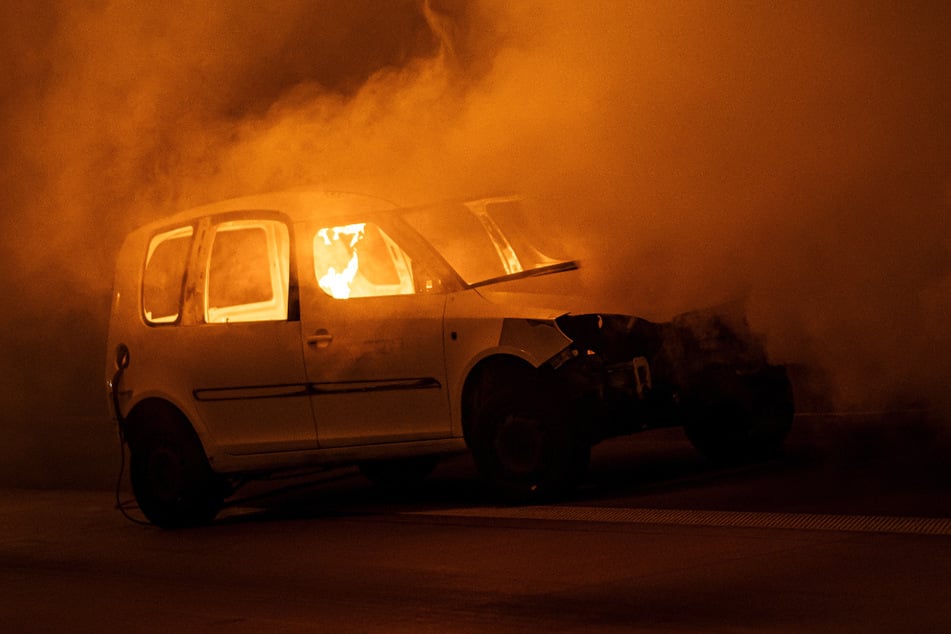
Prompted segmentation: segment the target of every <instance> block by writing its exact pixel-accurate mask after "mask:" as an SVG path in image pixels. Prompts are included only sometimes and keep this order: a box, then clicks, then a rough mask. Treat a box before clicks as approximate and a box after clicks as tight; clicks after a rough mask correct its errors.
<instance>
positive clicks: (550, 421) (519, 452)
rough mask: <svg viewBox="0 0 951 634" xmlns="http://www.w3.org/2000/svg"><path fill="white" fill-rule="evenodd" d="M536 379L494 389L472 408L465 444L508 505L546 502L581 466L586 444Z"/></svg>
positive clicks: (565, 411)
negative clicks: (468, 433)
mask: <svg viewBox="0 0 951 634" xmlns="http://www.w3.org/2000/svg"><path fill="white" fill-rule="evenodd" d="M539 383H540V382H539V381H534V380H533V381H527V382H521V383H519V384H515V385H506V386H505V387H501V386H500V387H498V388H496V389H494V390H492V391H490V392H489V393H488V394H486V395H485V397H484V398H482V399H480V402H479V403H477V404H476V411H475V412H474V416H473V423H474V425H473V430H472V433H471V434H470V445H471V449H472V453H473V457H474V459H475V463H476V467H477V468H478V470H479V472H480V473H481V475H482V476H483V477H484V478H485V479H486V480H488V482H489V483H490V484H491V486H492V487H493V488H494V489H495V490H496V492H497V493H499V494H500V496H501V497H502V498H503V499H504V500H506V501H508V502H513V503H531V502H537V501H542V500H545V499H549V498H552V497H554V496H556V495H558V494H559V493H562V492H564V491H565V490H567V489H568V488H570V487H571V486H572V485H573V484H575V482H576V481H577V480H578V479H579V478H580V476H581V475H582V473H583V471H584V470H585V469H586V468H587V465H588V461H589V459H590V455H591V445H590V440H589V439H588V438H587V437H585V436H584V434H583V433H582V430H580V429H578V425H577V424H576V422H575V421H574V420H573V417H572V416H570V414H569V412H568V409H567V408H566V407H564V406H563V404H562V403H560V399H558V398H557V394H555V393H552V392H553V391H546V390H543V389H542V386H541V385H540V384H539Z"/></svg>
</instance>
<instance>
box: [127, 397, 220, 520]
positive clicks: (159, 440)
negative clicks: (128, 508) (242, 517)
mask: <svg viewBox="0 0 951 634" xmlns="http://www.w3.org/2000/svg"><path fill="white" fill-rule="evenodd" d="M142 425H143V426H142V428H141V429H140V430H139V431H138V433H137V434H136V435H135V440H134V442H133V443H132V446H131V451H132V460H131V465H130V473H131V480H132V490H133V492H134V493H135V499H136V502H138V505H139V508H140V509H141V510H142V513H144V514H145V516H146V517H147V518H148V519H149V521H151V522H152V523H153V524H155V525H157V526H160V527H162V528H175V527H180V526H191V525H195V524H202V523H206V522H210V521H211V520H212V519H214V517H215V515H217V514H218V511H219V510H220V509H221V505H222V503H223V501H224V491H225V488H226V487H225V486H224V484H223V482H222V480H220V479H219V478H218V477H217V476H216V475H215V474H214V472H212V470H211V467H210V466H209V465H208V460H207V459H206V457H205V453H204V450H203V449H202V447H201V443H200V442H199V440H198V437H197V436H196V435H195V432H194V430H192V429H191V427H190V426H189V425H188V423H186V422H185V421H184V420H182V419H181V417H180V416H175V415H173V414H171V413H167V412H163V413H162V414H161V415H159V416H155V417H152V418H150V420H148V421H145V422H143V423H142Z"/></svg>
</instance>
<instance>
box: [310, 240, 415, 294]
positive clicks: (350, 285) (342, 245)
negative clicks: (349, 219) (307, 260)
mask: <svg viewBox="0 0 951 634" xmlns="http://www.w3.org/2000/svg"><path fill="white" fill-rule="evenodd" d="M314 274H315V275H316V277H317V283H318V285H319V286H320V288H321V289H322V290H323V291H324V292H325V293H327V294H328V295H330V296H331V297H333V298H334V299H351V298H354V297H381V296H387V295H410V294H413V293H414V292H415V286H414V284H413V274H412V261H411V260H410V257H409V256H408V255H407V254H406V253H405V252H404V251H403V250H402V249H400V247H399V246H398V245H397V244H396V243H395V242H394V241H393V240H392V239H391V238H390V237H389V236H388V235H386V233H384V232H383V230H382V229H380V227H378V226H377V225H375V224H372V223H366V222H359V223H353V224H348V225H340V226H336V227H323V228H321V229H318V230H317V233H316V234H315V235H314Z"/></svg>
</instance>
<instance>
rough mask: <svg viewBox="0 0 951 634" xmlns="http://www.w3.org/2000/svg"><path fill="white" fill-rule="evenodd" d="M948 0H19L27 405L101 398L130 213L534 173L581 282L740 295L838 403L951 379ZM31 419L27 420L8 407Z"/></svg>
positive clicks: (420, 190)
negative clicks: (824, 380) (113, 293)
mask: <svg viewBox="0 0 951 634" xmlns="http://www.w3.org/2000/svg"><path fill="white" fill-rule="evenodd" d="M949 14H951V10H949V9H948V8H947V7H945V6H943V5H940V4H931V3H920V4H918V3H914V4H910V5H909V4H906V3H892V2H886V1H881V2H844V3H835V4H833V5H829V4H828V3H822V2H816V3H811V2H801V3H792V4H777V5H774V4H768V3H765V4H764V3H757V2H749V3H747V2H735V3H722V2H684V3H679V2H663V3H661V2H656V3H655V2H642V3H641V2H639V3H634V2H611V1H602V2H587V3H575V2H564V3H562V2H545V1H541V0H538V1H525V2H516V3H512V2H503V1H501V0H482V1H477V2H475V1H474V2H470V3H456V2H448V1H445V2H443V1H433V2H429V3H423V2H410V1H393V2H386V3H379V2H372V1H370V0H364V1H359V2H353V1H348V2H344V1H335V0H321V1H314V0H310V1H303V0H283V1H281V2H242V3H234V2H204V3H197V4H196V3H187V2H167V3H154V4H149V3H136V2H123V1H117V0H104V1H102V2H94V3H71V2H39V3H36V2H19V1H17V2H13V3H7V4H5V5H4V6H3V8H0V19H2V26H0V47H2V48H0V51H2V58H0V59H2V64H3V66H2V68H0V70H2V71H3V76H4V77H6V78H7V81H6V82H5V86H4V89H3V92H2V93H0V115H2V120H3V122H4V123H3V125H2V128H0V141H2V142H3V146H4V148H5V149H6V151H5V153H4V157H3V158H2V159H0V161H2V164H3V170H2V172H0V179H2V180H0V185H2V186H3V191H4V193H5V200H6V205H5V209H4V213H3V216H2V221H0V222H2V224H0V229H2V231H3V235H4V236H6V240H7V246H6V247H5V248H4V250H3V252H2V256H0V265H2V266H3V268H4V271H5V272H6V274H5V275H4V277H3V280H2V287H0V292H2V293H3V295H4V297H6V302H5V308H4V309H3V310H4V314H5V316H6V323H7V324H8V327H7V328H6V329H5V332H4V334H3V339H2V341H0V344H2V345H3V347H4V350H5V355H4V357H3V358H4V361H3V366H2V368H3V374H4V377H5V381H4V384H3V388H2V392H0V395H2V397H3V402H4V404H5V410H6V411H5V414H4V415H5V416H9V417H10V419H11V420H13V421H22V420H25V419H27V418H29V417H31V416H34V415H35V414H36V412H37V411H43V409H44V408H46V410H48V411H52V412H54V413H56V414H79V415H90V414H98V413H99V412H101V411H103V410H104V405H103V402H104V398H103V396H102V388H101V378H102V370H101V369H100V368H101V366H102V363H103V358H104V355H105V353H104V351H103V350H102V343H103V339H104V332H105V320H106V311H107V307H108V294H109V289H110V286H111V278H112V262H113V258H114V256H115V253H116V251H117V249H118V246H119V244H120V242H121V240H122V237H123V236H124V235H125V233H126V232H128V231H129V230H130V229H131V228H133V227H134V226H136V225H138V224H140V223H142V222H146V221H148V220H152V219H155V218H158V217H161V216H163V215H166V214H169V213H171V212H173V211H176V210H179V209H182V208H186V207H190V206H194V205H196V204H200V203H204V202H210V201H213V200H216V199H221V198H227V197H232V196H237V195H243V194H250V193H257V192H263V191H268V190H276V189H283V188H288V187H301V186H309V187H317V188H325V187H326V188H332V189H348V190H358V191H362V192H366V193H372V194H376V195H380V196H383V197H387V198H390V199H393V200H396V201H398V202H405V203H414V202H422V201H425V200H430V199H438V198H445V197H457V196H464V195H483V194H487V193H495V192H503V191H521V192H525V193H528V194H532V195H539V196H543V197H545V198H546V199H548V200H550V201H551V206H550V214H549V215H548V216H546V218H545V219H544V220H545V222H546V224H547V226H548V227H549V228H550V231H551V233H552V235H553V236H554V237H556V238H557V239H558V240H560V241H562V242H563V243H564V245H565V246H566V250H569V251H573V252H574V253H575V254H576V255H577V256H578V257H579V258H580V259H581V260H582V264H583V268H582V271H581V274H580V278H574V279H573V280H572V283H573V284H574V283H577V284H578V288H570V289H564V290H566V291H568V290H571V291H575V290H577V291H580V292H582V293H583V294H586V295H590V296H595V297H599V298H601V299H603V300H604V301H605V302H609V303H610V304H611V305H612V306H615V307H617V308H618V309H623V310H627V311H631V312H634V313H635V314H640V315H643V316H646V317H651V318H657V319H665V318H669V317H670V316H671V315H673V314H675V313H677V312H680V311H683V310H688V309H692V308H696V307H700V306H705V305H711V304H716V303H719V302H723V301H726V300H732V299H736V298H742V299H744V300H745V302H746V304H747V307H748V310H749V316H750V319H751V321H752V323H753V326H754V327H755V328H756V329H757V330H759V331H761V332H763V333H764V334H765V335H766V337H767V342H768V345H769V347H770V350H771V354H772V356H773V357H774V359H775V360H776V361H782V362H787V363H802V364H807V365H810V366H815V367H819V368H822V369H823V371H824V373H825V374H826V375H827V376H828V377H829V378H828V388H829V389H830V391H831V392H830V397H832V398H833V399H834V401H835V403H836V405H837V406H839V407H883V406H893V405H896V404H901V405H907V404H920V403H933V402H934V401H935V400H940V397H942V396H943V395H944V393H945V389H946V385H947V383H948V379H949V378H951V362H949V359H951V335H949V330H948V328H947V326H946V322H947V317H948V315H949V314H951V227H949V223H951V220H949V218H951V214H949V207H951V167H949V166H951V161H949V158H951V131H949V126H948V124H947V122H948V121H951V112H949V110H951V106H949V104H951V65H949V64H948V63H947V60H948V59H951V55H949V44H948V38H947V37H946V33H945V30H946V29H944V28H943V27H944V25H946V24H948V23H949V18H951V15H949ZM11 424H14V423H11Z"/></svg>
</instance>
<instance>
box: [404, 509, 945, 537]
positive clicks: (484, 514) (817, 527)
mask: <svg viewBox="0 0 951 634" xmlns="http://www.w3.org/2000/svg"><path fill="white" fill-rule="evenodd" d="M404 514H405V515H429V516H443V517H473V518H493V519H528V520H555V521H569V522H607V523H614V524H668V525H675V526H714V527H729V528H770V529H788V530H814V531H844V532H856V533H899V534H910V535H951V517H898V516H888V515H823V514H810V513H759V512H751V511H750V512H747V511H694V510H679V509H629V508H612V507H603V506H526V507H473V508H458V509H443V510H430V511H412V512H407V513H404Z"/></svg>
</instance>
